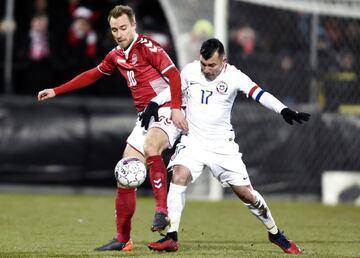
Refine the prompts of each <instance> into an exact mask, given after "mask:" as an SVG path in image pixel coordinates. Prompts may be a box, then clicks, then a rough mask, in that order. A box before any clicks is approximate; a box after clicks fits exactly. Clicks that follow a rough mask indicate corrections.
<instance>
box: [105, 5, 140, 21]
mask: <svg viewBox="0 0 360 258" xmlns="http://www.w3.org/2000/svg"><path fill="white" fill-rule="evenodd" d="M123 14H126V15H127V17H128V18H129V21H130V22H131V23H134V22H135V13H134V11H133V9H132V8H131V7H130V6H128V5H116V6H115V7H114V8H113V9H111V10H110V12H109V15H108V21H110V19H111V17H113V18H115V19H116V18H119V17H120V16H121V15H123Z"/></svg>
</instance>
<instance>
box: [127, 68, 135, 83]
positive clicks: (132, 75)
mask: <svg viewBox="0 0 360 258" xmlns="http://www.w3.org/2000/svg"><path fill="white" fill-rule="evenodd" d="M126 74H127V77H128V80H129V86H130V87H132V86H135V85H136V84H137V82H136V79H135V73H134V71H133V70H129V71H127V72H126Z"/></svg>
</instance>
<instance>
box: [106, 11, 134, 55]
mask: <svg viewBox="0 0 360 258" xmlns="http://www.w3.org/2000/svg"><path fill="white" fill-rule="evenodd" d="M109 24H110V28H111V34H112V36H113V37H114V40H115V41H116V43H117V44H118V45H119V46H120V47H121V48H124V49H126V48H127V47H128V46H129V45H130V44H131V42H132V41H133V40H134V34H135V30H136V23H135V22H134V23H131V22H130V20H129V17H128V16H127V15H126V14H123V15H121V16H119V17H118V18H114V17H111V18H110V21H109Z"/></svg>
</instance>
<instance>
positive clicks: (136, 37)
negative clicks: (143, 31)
mask: <svg viewBox="0 0 360 258" xmlns="http://www.w3.org/2000/svg"><path fill="white" fill-rule="evenodd" d="M138 37H139V34H137V33H136V32H135V34H134V39H133V41H132V42H131V44H130V46H129V47H128V48H127V49H126V50H124V55H125V58H126V59H128V56H129V53H130V50H131V49H132V47H133V45H134V44H135V42H136V41H137V39H138Z"/></svg>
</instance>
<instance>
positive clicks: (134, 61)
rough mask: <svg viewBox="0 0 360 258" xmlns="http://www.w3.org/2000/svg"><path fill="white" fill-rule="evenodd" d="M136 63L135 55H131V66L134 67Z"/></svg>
mask: <svg viewBox="0 0 360 258" xmlns="http://www.w3.org/2000/svg"><path fill="white" fill-rule="evenodd" d="M137 61H138V58H137V55H136V54H133V55H132V57H131V63H132V64H133V65H135V64H136V63H137Z"/></svg>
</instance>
